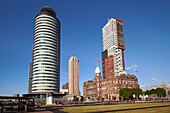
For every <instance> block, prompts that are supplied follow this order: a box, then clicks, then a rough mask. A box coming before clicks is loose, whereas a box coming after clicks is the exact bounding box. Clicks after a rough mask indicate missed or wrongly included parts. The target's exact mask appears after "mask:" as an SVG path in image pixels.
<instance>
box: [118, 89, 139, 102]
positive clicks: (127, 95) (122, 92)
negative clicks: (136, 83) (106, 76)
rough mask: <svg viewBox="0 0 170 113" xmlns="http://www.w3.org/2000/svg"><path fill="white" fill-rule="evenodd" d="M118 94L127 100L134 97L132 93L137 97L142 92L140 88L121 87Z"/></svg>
mask: <svg viewBox="0 0 170 113" xmlns="http://www.w3.org/2000/svg"><path fill="white" fill-rule="evenodd" d="M119 94H120V96H122V97H123V98H125V99H126V100H129V99H133V98H134V97H133V95H135V97H137V96H138V95H140V94H142V90H141V89H140V88H122V89H120V91H119Z"/></svg>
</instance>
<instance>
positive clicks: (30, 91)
mask: <svg viewBox="0 0 170 113" xmlns="http://www.w3.org/2000/svg"><path fill="white" fill-rule="evenodd" d="M28 93H29V94H30V93H32V62H30V63H29V69H28Z"/></svg>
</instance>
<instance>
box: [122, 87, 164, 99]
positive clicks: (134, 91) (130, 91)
mask: <svg viewBox="0 0 170 113" xmlns="http://www.w3.org/2000/svg"><path fill="white" fill-rule="evenodd" d="M119 94H120V96H122V97H123V98H124V99H126V100H129V99H130V100H131V99H133V98H138V97H139V95H142V94H145V95H157V96H158V97H165V96H166V91H165V89H164V88H156V89H151V90H147V91H145V92H143V91H142V89H140V88H122V89H120V91H119Z"/></svg>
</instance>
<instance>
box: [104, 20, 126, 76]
mask: <svg viewBox="0 0 170 113" xmlns="http://www.w3.org/2000/svg"><path fill="white" fill-rule="evenodd" d="M102 37H103V53H102V64H103V75H104V78H105V77H106V75H105V66H106V65H105V63H104V60H105V59H106V58H107V57H109V56H111V55H113V57H114V58H113V64H114V66H113V68H114V72H113V74H114V75H115V76H119V75H120V74H122V72H123V71H124V70H125V64H124V50H125V41H124V23H123V21H122V20H121V19H119V18H115V19H113V18H111V19H108V22H107V24H106V25H105V26H104V27H103V28H102Z"/></svg>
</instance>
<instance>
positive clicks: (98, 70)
mask: <svg viewBox="0 0 170 113" xmlns="http://www.w3.org/2000/svg"><path fill="white" fill-rule="evenodd" d="M96 62H97V67H96V69H95V74H100V73H101V72H100V68H99V66H98V65H99V64H98V63H99V62H100V60H98V59H97V60H96Z"/></svg>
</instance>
